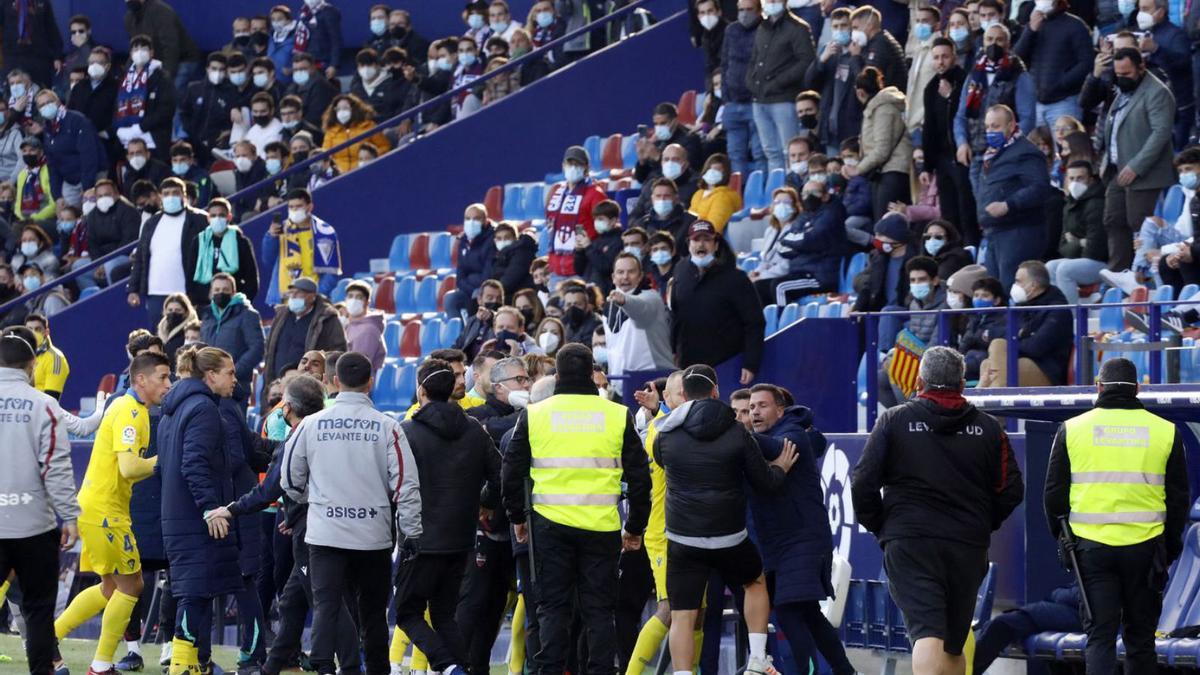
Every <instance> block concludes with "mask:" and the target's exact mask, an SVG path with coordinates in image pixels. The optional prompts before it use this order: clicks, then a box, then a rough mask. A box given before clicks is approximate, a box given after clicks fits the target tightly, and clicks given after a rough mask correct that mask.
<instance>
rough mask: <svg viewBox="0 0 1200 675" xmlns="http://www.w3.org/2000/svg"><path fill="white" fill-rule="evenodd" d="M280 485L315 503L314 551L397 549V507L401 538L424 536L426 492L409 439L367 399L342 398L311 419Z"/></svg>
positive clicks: (299, 432) (290, 449) (288, 454)
mask: <svg viewBox="0 0 1200 675" xmlns="http://www.w3.org/2000/svg"><path fill="white" fill-rule="evenodd" d="M281 480H282V482H283V489H284V491H285V492H286V493H287V495H288V497H290V498H292V499H294V500H296V501H298V502H307V503H308V533H307V535H305V537H304V541H305V542H307V543H308V544H315V545H318V546H330V547H333V548H342V549H351V550H358V551H376V550H379V549H390V548H392V545H393V541H392V523H391V520H390V518H391V515H392V504H393V502H394V503H395V508H396V524H397V525H398V527H399V529H400V533H401V534H402V535H403V536H405V537H408V538H416V537H420V536H421V485H420V481H419V479H418V476H417V464H416V460H414V459H413V455H412V450H411V449H410V448H409V445H408V439H407V438H406V437H405V436H404V431H403V430H402V429H401V428H400V423H399V422H397V421H396V420H394V419H392V418H391V417H388V416H387V415H384V414H383V413H381V412H379V411H378V410H376V409H375V405H374V404H373V403H372V402H371V397H370V396H368V395H366V394H362V393H357V392H348V391H346V392H342V393H340V394H338V396H337V398H336V399H334V403H333V405H332V406H330V407H328V408H326V409H325V410H322V411H321V412H319V413H316V414H315V415H311V416H309V417H306V418H304V421H302V422H301V423H300V425H299V426H297V427H296V429H295V430H294V431H293V432H292V436H291V438H290V439H289V440H288V442H287V449H286V450H285V451H284V456H283V471H282V476H281Z"/></svg>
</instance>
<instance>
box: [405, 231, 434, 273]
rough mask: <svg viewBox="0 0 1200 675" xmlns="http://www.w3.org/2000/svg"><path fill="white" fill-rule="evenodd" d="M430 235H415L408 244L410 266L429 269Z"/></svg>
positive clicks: (417, 268)
mask: <svg viewBox="0 0 1200 675" xmlns="http://www.w3.org/2000/svg"><path fill="white" fill-rule="evenodd" d="M429 267H430V265H429V235H428V234H417V235H413V238H412V241H410V242H409V244H408V268H409V269H412V270H427V269H429Z"/></svg>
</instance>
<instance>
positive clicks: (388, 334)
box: [383, 321, 404, 357]
mask: <svg viewBox="0 0 1200 675" xmlns="http://www.w3.org/2000/svg"><path fill="white" fill-rule="evenodd" d="M403 330H404V327H403V326H402V325H401V324H400V322H399V321H389V322H387V323H386V324H384V326H383V346H384V348H385V349H387V355H388V356H391V357H396V356H400V333H401V332H403Z"/></svg>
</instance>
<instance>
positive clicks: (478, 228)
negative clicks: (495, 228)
mask: <svg viewBox="0 0 1200 675" xmlns="http://www.w3.org/2000/svg"><path fill="white" fill-rule="evenodd" d="M480 232H483V223H481V222H479V221H478V220H474V219H470V220H464V221H463V234H466V235H467V239H474V238H475V237H478V236H479V233H480Z"/></svg>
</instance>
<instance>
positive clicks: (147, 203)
mask: <svg viewBox="0 0 1200 675" xmlns="http://www.w3.org/2000/svg"><path fill="white" fill-rule="evenodd" d="M129 200H130V201H132V202H133V204H134V206H136V207H137V209H138V211H139V212H140V213H141V218H142V225H145V224H146V221H147V220H150V217H151V216H153V215H154V214H156V213H158V212H159V211H161V210H162V197H161V196H160V195H159V194H158V188H157V187H155V185H154V183H151V182H150V181H148V180H144V179H143V180H139V181H137V182H136V183H134V184H133V188H132V189H131V190H130V194H129Z"/></svg>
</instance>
